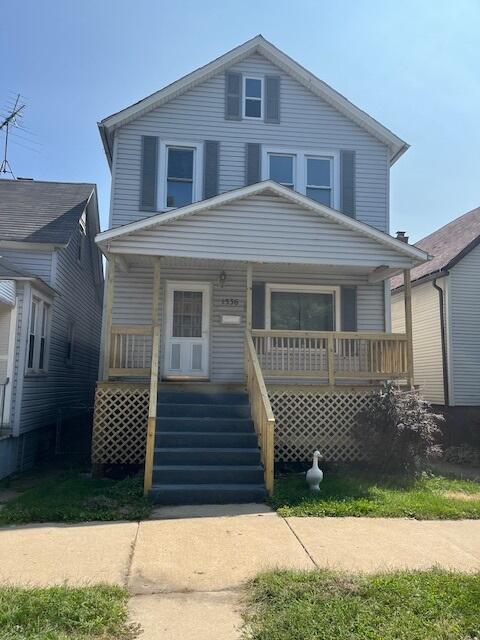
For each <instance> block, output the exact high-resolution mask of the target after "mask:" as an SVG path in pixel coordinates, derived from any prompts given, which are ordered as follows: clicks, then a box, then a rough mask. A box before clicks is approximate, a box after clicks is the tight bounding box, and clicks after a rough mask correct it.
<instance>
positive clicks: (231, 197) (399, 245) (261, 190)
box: [95, 180, 429, 263]
mask: <svg viewBox="0 0 480 640" xmlns="http://www.w3.org/2000/svg"><path fill="white" fill-rule="evenodd" d="M260 194H273V195H278V196H281V197H282V198H284V199H285V200H287V201H288V202H292V203H294V204H297V205H299V206H301V207H303V208H304V209H307V210H309V211H313V212H314V213H316V214H318V215H319V216H321V217H324V218H327V219H328V220H332V221H334V222H336V223H338V224H340V225H342V226H344V227H346V228H348V229H350V230H353V231H356V232H358V233H360V234H362V235H364V236H367V237H368V238H371V239H373V240H376V241H378V242H380V243H381V244H383V245H385V246H387V247H389V248H391V249H394V250H395V251H397V252H398V253H400V254H402V255H406V256H408V257H410V258H412V259H414V260H416V261H418V262H419V263H422V262H425V261H426V260H428V259H429V255H428V254H427V253H426V252H425V251H422V250H421V249H418V248H417V247H414V246H412V245H409V244H406V243H405V242H401V241H400V240H397V239H396V238H392V236H390V235H388V234H387V233H384V232H383V231H379V230H378V229H375V228H374V227H371V226H370V225H368V224H365V223H364V222H360V221H359V220H355V219H354V218H350V217H349V216H346V215H345V214H343V213H341V212H340V211H336V210H334V209H331V208H330V207H327V206H326V205H323V204H320V203H319V202H315V200H312V199H311V198H307V197H306V196H304V195H302V194H301V193H297V192H296V191H293V190H292V189H289V188H287V187H284V186H283V185H281V184H278V183H276V182H273V181H272V180H266V181H264V182H258V183H256V184H253V185H250V186H247V187H241V188H240V189H234V190H232V191H227V192H226V193H222V194H220V195H218V196H214V197H213V198H209V199H208V200H202V201H201V202H194V203H193V204H189V205H187V206H186V207H181V208H180V209H175V210H173V211H169V212H167V213H159V214H155V215H153V216H150V217H148V218H144V219H143V220H138V221H137V222H131V223H130V224H126V225H123V226H122V227H116V228H115V229H109V230H107V231H104V232H103V233H99V234H98V235H97V237H96V238H95V242H97V243H98V244H99V246H100V248H101V249H102V251H103V252H104V253H108V252H109V251H110V245H109V241H112V240H115V239H116V238H118V237H123V236H126V235H128V234H130V233H134V232H136V231H141V230H145V229H150V228H152V227H155V226H159V227H160V226H162V225H164V224H168V223H171V222H173V221H174V220H179V219H181V218H184V217H186V216H189V215H194V214H196V213H200V212H202V211H208V210H210V209H215V208H216V207H220V206H223V205H226V204H231V203H232V202H235V201H237V200H241V199H243V198H248V197H250V196H254V195H260Z"/></svg>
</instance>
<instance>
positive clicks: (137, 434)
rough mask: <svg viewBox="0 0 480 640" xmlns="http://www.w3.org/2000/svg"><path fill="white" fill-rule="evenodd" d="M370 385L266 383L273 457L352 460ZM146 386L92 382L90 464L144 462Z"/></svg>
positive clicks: (356, 455)
mask: <svg viewBox="0 0 480 640" xmlns="http://www.w3.org/2000/svg"><path fill="white" fill-rule="evenodd" d="M370 392H371V389H359V388H352V387H349V388H346V389H345V390H342V389H340V388H338V387H336V388H335V389H334V390H331V389H327V388H319V387H314V388H308V387H295V386H293V385H291V386H290V385H289V386H276V385H272V386H269V387H268V394H269V397H270V402H271V404H272V409H273V413H274V416H275V459H276V460H277V461H284V462H293V461H298V462H304V461H307V460H310V458H311V457H312V454H313V452H314V451H315V449H319V450H320V452H321V453H322V456H323V458H324V459H325V460H331V461H339V462H340V461H342V462H352V461H355V460H361V459H362V452H361V451H360V449H359V447H358V445H357V444H356V443H355V441H354V440H353V438H352V435H351V427H352V425H353V423H354V420H355V416H356V415H357V413H358V412H359V411H360V410H361V409H363V408H364V407H366V406H367V405H368V404H369V403H370V402H371V395H370ZM148 402H149V387H148V385H146V384H133V383H115V382H104V383H99V384H98V386H97V391H96V397H95V413H94V421H93V437H92V462H93V463H94V464H144V462H145V443H146V434H147V419H148Z"/></svg>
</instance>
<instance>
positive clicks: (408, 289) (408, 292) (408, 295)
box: [403, 269, 413, 388]
mask: <svg viewBox="0 0 480 640" xmlns="http://www.w3.org/2000/svg"><path fill="white" fill-rule="evenodd" d="M403 282H404V286H405V290H404V301H405V333H406V334H407V384H408V386H409V387H410V388H411V387H413V331H412V281H411V278H410V269H404V271H403Z"/></svg>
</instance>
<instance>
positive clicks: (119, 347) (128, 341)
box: [108, 325, 153, 377]
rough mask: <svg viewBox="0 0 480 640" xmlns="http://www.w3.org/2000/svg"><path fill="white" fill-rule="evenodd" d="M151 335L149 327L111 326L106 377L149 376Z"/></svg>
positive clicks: (151, 330)
mask: <svg viewBox="0 0 480 640" xmlns="http://www.w3.org/2000/svg"><path fill="white" fill-rule="evenodd" d="M152 333H153V328H152V326H150V325H112V329H111V332H110V363H109V368H108V375H109V376H126V377H129V376H131V377H135V376H143V377H147V376H149V375H150V367H151V354H152Z"/></svg>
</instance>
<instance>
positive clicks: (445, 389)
mask: <svg viewBox="0 0 480 640" xmlns="http://www.w3.org/2000/svg"><path fill="white" fill-rule="evenodd" d="M433 286H434V287H435V289H436V290H437V291H438V304H439V307H440V332H441V333H440V335H441V341H442V368H443V401H444V404H445V406H446V407H448V406H450V398H449V394H448V386H449V385H448V361H447V336H446V331H445V307H444V297H445V294H444V291H443V289H442V287H439V286H438V284H437V278H435V280H434V281H433Z"/></svg>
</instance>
